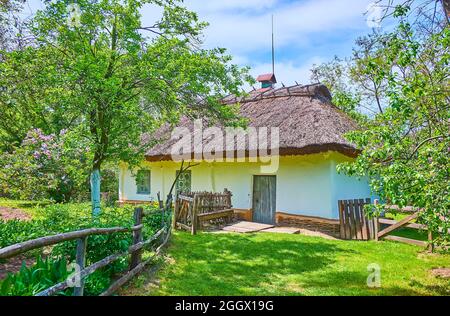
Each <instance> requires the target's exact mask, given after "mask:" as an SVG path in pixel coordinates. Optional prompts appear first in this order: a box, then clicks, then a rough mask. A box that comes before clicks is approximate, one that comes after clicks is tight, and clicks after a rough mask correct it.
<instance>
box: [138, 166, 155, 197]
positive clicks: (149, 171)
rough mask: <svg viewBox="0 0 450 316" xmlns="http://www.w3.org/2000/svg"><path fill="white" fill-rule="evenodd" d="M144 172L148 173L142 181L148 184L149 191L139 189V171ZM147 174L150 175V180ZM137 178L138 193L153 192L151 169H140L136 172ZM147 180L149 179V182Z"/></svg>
mask: <svg viewBox="0 0 450 316" xmlns="http://www.w3.org/2000/svg"><path fill="white" fill-rule="evenodd" d="M142 172H145V173H146V174H145V178H144V180H142V181H144V182H143V184H148V191H147V190H146V191H142V190H139V189H140V187H141V183H139V173H142ZM147 176H148V180H147ZM135 180H136V194H139V195H145V194H150V193H151V191H152V172H151V170H150V169H140V170H138V171H137V173H136V179H135ZM147 181H148V183H145V182H147Z"/></svg>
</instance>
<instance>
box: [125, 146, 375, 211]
mask: <svg viewBox="0 0 450 316" xmlns="http://www.w3.org/2000/svg"><path fill="white" fill-rule="evenodd" d="M341 156H342V155H340V154H336V153H324V154H315V155H303V156H287V157H286V156H283V157H281V158H280V166H279V168H278V170H277V171H276V172H274V173H272V174H274V175H276V176H277V191H276V194H277V199H276V200H277V201H276V209H277V211H280V212H287V213H292V214H302V215H310V216H320V217H325V218H338V217H339V215H338V210H337V200H338V199H348V198H366V197H369V196H370V195H369V193H370V192H369V188H368V185H367V182H366V181H358V180H357V179H354V178H349V177H346V176H344V175H339V174H338V173H337V171H336V165H337V163H338V162H340V161H343V160H345V158H342V157H343V156H342V157H341ZM144 165H145V166H146V167H150V170H151V188H150V190H151V193H150V195H139V194H136V183H135V179H134V178H133V177H132V174H131V172H130V171H129V170H127V167H126V165H121V168H120V173H121V175H120V185H119V191H120V192H119V199H120V200H138V201H149V200H154V201H156V200H157V198H156V194H157V193H158V192H161V196H162V197H164V198H165V196H166V195H167V194H168V192H169V190H170V186H171V185H172V182H173V181H174V179H175V174H176V170H177V169H179V164H177V163H174V162H171V161H163V162H151V163H149V162H145V163H144ZM191 172H192V188H191V189H192V190H193V191H204V190H205V191H214V192H222V191H223V190H224V189H225V188H227V189H228V190H230V191H231V192H232V194H233V197H232V203H233V207H235V208H242V209H249V208H251V207H252V188H253V175H259V174H261V172H260V164H259V163H249V162H245V163H242V162H241V163H236V162H222V163H219V162H214V163H207V162H201V163H200V164H199V165H198V166H195V167H193V168H192V169H191Z"/></svg>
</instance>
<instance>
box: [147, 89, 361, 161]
mask: <svg viewBox="0 0 450 316" xmlns="http://www.w3.org/2000/svg"><path fill="white" fill-rule="evenodd" d="M223 102H224V103H226V104H234V103H237V102H239V103H240V113H241V115H242V116H244V117H246V118H248V119H249V126H253V127H268V128H270V127H279V131H280V148H279V153H280V155H302V154H312V153H320V152H326V151H337V152H340V153H342V154H344V155H347V156H351V157H354V156H356V154H357V150H356V149H355V147H354V146H353V145H352V144H350V143H349V142H348V141H347V140H345V139H344V137H343V134H344V133H346V132H348V131H350V130H353V129H355V128H356V127H357V125H356V124H355V123H354V122H353V121H352V120H351V119H350V118H349V117H348V116H347V115H346V114H344V113H343V112H342V111H341V110H339V109H338V108H337V107H336V106H334V105H333V104H332V103H331V94H330V92H329V90H328V89H327V87H325V86H324V85H321V84H314V85H308V86H301V85H296V86H291V87H283V88H278V89H271V88H269V89H259V90H254V91H252V92H251V93H250V94H249V95H248V96H246V97H241V98H236V97H234V96H229V97H226V98H225V99H224V100H223ZM178 126H183V127H186V128H188V129H189V130H190V131H192V130H193V123H192V121H191V120H190V119H188V118H183V119H182V120H181V121H180V123H179V125H178ZM205 127H206V126H205ZM157 134H158V135H157V138H160V139H163V140H165V141H162V142H161V143H159V144H158V145H156V146H154V147H153V148H152V149H151V150H149V151H148V152H147V159H148V160H150V161H155V160H171V148H172V145H173V144H175V143H176V142H177V141H178V139H170V129H169V128H168V127H167V126H166V127H164V128H161V129H160V131H159V132H158V133H157ZM208 141H209V139H203V143H207V142H208ZM245 148H246V150H248V148H249V147H248V143H247V144H245ZM192 151H193V150H192Z"/></svg>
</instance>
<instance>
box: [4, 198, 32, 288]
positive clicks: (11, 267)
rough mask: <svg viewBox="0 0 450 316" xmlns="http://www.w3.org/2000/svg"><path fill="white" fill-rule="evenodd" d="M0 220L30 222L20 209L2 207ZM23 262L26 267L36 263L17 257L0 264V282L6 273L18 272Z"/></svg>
mask: <svg viewBox="0 0 450 316" xmlns="http://www.w3.org/2000/svg"><path fill="white" fill-rule="evenodd" d="M0 219H2V220H6V221H10V220H13V219H18V220H24V221H26V220H30V219H31V216H30V215H28V214H27V213H25V212H24V211H23V210H21V209H17V208H11V207H3V206H0ZM24 260H25V262H26V265H27V267H29V266H31V265H33V264H34V263H35V261H36V259H34V258H27V257H25V256H23V255H21V256H17V257H14V258H11V259H9V260H7V261H6V262H3V263H1V262H0V280H2V279H4V278H5V277H6V276H7V275H8V272H10V273H16V272H19V270H20V268H21V267H22V262H23V261H24Z"/></svg>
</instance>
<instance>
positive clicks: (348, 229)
mask: <svg viewBox="0 0 450 316" xmlns="http://www.w3.org/2000/svg"><path fill="white" fill-rule="evenodd" d="M370 202H371V201H370V199H368V198H367V199H356V200H339V201H338V205H339V222H340V235H341V238H342V239H356V240H370V239H373V240H379V239H381V238H384V239H387V240H394V241H399V242H404V243H408V244H414V245H418V246H422V247H426V246H428V247H429V248H430V250H433V243H432V240H433V235H432V232H431V231H428V242H425V241H422V240H416V239H411V238H405V237H400V236H393V235H389V234H390V233H392V232H393V231H394V230H397V229H399V228H402V227H408V228H412V229H418V230H425V231H426V230H428V227H427V225H423V224H418V223H415V222H412V221H414V220H415V219H417V218H418V217H419V215H420V212H421V211H422V210H421V209H419V208H415V207H412V206H405V207H398V206H397V205H388V204H386V205H383V208H384V209H385V210H387V211H389V210H391V211H395V212H396V213H403V214H408V215H407V216H405V217H404V218H403V219H401V220H400V221H396V220H393V219H389V218H385V217H374V218H372V219H369V218H368V217H367V215H366V214H365V212H364V205H366V204H370ZM378 203H379V202H378V200H376V199H375V200H374V204H375V205H377V204H378Z"/></svg>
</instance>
